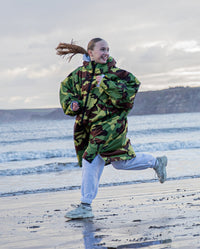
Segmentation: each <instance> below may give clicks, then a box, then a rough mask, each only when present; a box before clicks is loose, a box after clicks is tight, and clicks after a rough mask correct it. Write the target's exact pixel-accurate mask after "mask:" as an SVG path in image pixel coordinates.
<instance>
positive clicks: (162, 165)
mask: <svg viewBox="0 0 200 249" xmlns="http://www.w3.org/2000/svg"><path fill="white" fill-rule="evenodd" d="M166 167H167V157H166V156H162V157H156V164H155V168H154V170H155V172H156V174H157V176H158V179H159V181H160V183H164V182H165V181H166V178H167V172H166Z"/></svg>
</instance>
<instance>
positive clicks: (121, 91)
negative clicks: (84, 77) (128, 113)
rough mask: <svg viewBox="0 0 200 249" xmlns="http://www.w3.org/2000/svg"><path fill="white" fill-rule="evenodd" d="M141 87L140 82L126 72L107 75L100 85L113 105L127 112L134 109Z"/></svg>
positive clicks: (120, 71)
mask: <svg viewBox="0 0 200 249" xmlns="http://www.w3.org/2000/svg"><path fill="white" fill-rule="evenodd" d="M139 86H140V82H139V80H138V79H137V78H136V77H135V76H134V75H133V74H131V73H129V72H127V71H124V70H119V72H118V73H117V72H116V73H115V74H108V75H106V76H105V77H104V78H103V79H102V81H101V83H100V87H101V88H102V89H103V91H105V92H106V94H107V95H108V96H109V97H110V99H111V101H112V104H113V105H114V106H115V107H117V108H124V109H126V110H130V109H131V108H132V107H133V103H134V99H135V96H136V93H137V91H138V89H139Z"/></svg>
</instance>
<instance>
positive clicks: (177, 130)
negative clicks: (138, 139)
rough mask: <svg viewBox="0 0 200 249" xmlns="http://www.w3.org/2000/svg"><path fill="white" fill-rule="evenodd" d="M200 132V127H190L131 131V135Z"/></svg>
mask: <svg viewBox="0 0 200 249" xmlns="http://www.w3.org/2000/svg"><path fill="white" fill-rule="evenodd" d="M198 131H200V127H199V126H192V127H190V126H188V127H172V128H159V129H158V128H153V129H137V130H131V131H130V130H129V135H134V134H141V135H149V134H151V135H153V134H166V133H170V134H173V133H176V134H179V133H183V135H184V133H187V132H198Z"/></svg>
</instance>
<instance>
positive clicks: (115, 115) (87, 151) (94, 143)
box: [60, 57, 140, 166]
mask: <svg viewBox="0 0 200 249" xmlns="http://www.w3.org/2000/svg"><path fill="white" fill-rule="evenodd" d="M102 74H103V75H105V76H104V78H103V79H102V81H101V83H100V85H99V86H97V81H96V76H97V75H102ZM90 83H91V88H90V91H89V95H88V101H87V105H86V108H85V109H84V106H85V104H86V99H87V94H88V88H89V85H90ZM139 85H140V82H139V81H138V80H137V78H136V77H135V76H134V75H132V74H131V73H129V72H127V71H125V70H122V69H120V68H117V67H116V62H115V60H114V59H113V58H112V57H109V59H108V60H107V63H106V64H95V65H93V64H92V62H85V61H84V62H83V66H81V67H78V68H77V69H76V70H74V71H73V72H72V73H71V74H69V75H68V77H67V78H66V79H65V80H64V81H63V82H62V83H61V87H60V103H61V106H62V108H63V110H64V113H65V114H66V115H70V116H76V121H75V125H74V144H75V149H76V154H77V158H78V162H79V165H80V166H82V158H84V159H85V160H87V161H88V162H92V161H93V159H94V158H95V157H96V155H97V154H100V155H101V156H102V157H103V159H104V160H105V162H106V164H109V163H111V162H112V161H117V160H128V159H131V158H133V157H135V152H134V150H133V148H132V146H131V143H130V140H129V139H128V138H127V136H126V135H127V126H128V124H127V115H128V113H129V111H130V110H131V108H132V107H133V103H134V99H135V95H136V93H137V91H138V88H139ZM73 101H77V102H78V104H79V107H80V108H79V110H78V111H77V112H75V111H73V110H72V109H71V103H72V102H73ZM83 113H84V114H83Z"/></svg>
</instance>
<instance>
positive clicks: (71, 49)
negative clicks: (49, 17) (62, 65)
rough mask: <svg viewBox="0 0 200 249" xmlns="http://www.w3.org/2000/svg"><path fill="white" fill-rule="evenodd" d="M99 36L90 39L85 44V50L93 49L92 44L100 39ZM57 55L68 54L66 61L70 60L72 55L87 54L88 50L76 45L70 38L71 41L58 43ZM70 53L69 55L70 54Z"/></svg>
mask: <svg viewBox="0 0 200 249" xmlns="http://www.w3.org/2000/svg"><path fill="white" fill-rule="evenodd" d="M102 40H103V39H101V38H94V39H92V40H91V41H90V42H89V43H88V46H87V50H93V49H94V46H95V44H96V43H97V42H99V41H102ZM56 50H57V55H61V56H66V55H69V57H68V61H69V62H70V61H71V59H72V58H73V56H74V55H76V54H86V55H88V52H87V51H86V50H85V49H84V48H83V47H81V46H78V45H76V44H75V42H74V41H73V40H72V41H71V43H62V42H61V43H59V45H58V46H57V48H56ZM70 54H71V55H70Z"/></svg>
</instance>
